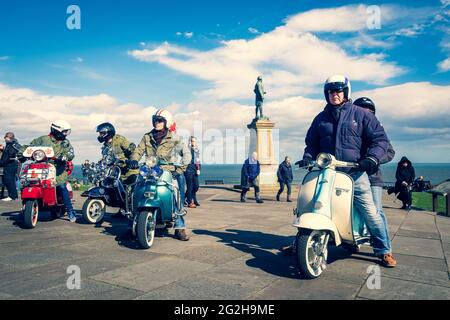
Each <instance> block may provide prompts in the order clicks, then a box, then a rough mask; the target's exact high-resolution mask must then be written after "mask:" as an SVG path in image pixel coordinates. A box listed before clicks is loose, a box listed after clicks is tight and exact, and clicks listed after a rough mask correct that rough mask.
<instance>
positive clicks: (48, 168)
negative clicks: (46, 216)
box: [20, 147, 73, 229]
mask: <svg viewBox="0 0 450 320" xmlns="http://www.w3.org/2000/svg"><path fill="white" fill-rule="evenodd" d="M23 157H24V158H26V159H28V160H27V161H26V162H25V163H24V164H23V165H22V170H21V173H20V188H21V197H22V205H23V208H22V211H23V218H24V225H25V227H26V228H28V229H32V228H34V227H36V225H37V222H38V216H39V212H40V211H41V210H42V211H43V210H50V213H51V215H52V218H54V219H56V218H59V217H60V216H63V215H64V202H63V199H62V196H61V195H60V194H59V192H57V191H56V190H57V189H56V167H55V166H54V165H53V164H52V163H50V162H49V160H51V159H54V157H55V153H54V151H53V148H51V147H29V148H27V149H26V150H25V151H24V152H23ZM67 190H69V195H70V199H73V191H72V187H71V185H70V183H69V182H67Z"/></svg>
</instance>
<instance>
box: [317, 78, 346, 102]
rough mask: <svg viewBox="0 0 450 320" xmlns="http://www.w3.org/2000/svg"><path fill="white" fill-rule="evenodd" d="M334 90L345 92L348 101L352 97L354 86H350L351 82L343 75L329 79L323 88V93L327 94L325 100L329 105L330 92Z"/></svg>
mask: <svg viewBox="0 0 450 320" xmlns="http://www.w3.org/2000/svg"><path fill="white" fill-rule="evenodd" d="M330 90H331V91H333V90H339V91H340V90H343V91H344V97H345V99H346V100H347V101H349V100H350V98H351V95H352V86H351V84H350V80H348V78H347V77H346V76H343V75H339V74H337V75H334V76H331V77H329V78H328V79H327V80H326V81H325V85H324V86H323V92H324V94H325V99H326V100H327V102H328V103H330V101H329V98H328V92H329V91H330Z"/></svg>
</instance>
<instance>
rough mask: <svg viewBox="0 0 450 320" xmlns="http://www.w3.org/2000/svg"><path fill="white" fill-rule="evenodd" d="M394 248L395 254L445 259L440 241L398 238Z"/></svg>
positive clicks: (393, 243) (393, 245) (394, 242)
mask: <svg viewBox="0 0 450 320" xmlns="http://www.w3.org/2000/svg"><path fill="white" fill-rule="evenodd" d="M392 248H393V252H394V253H402V254H409V255H416V256H421V257H429V258H438V259H444V253H443V252H442V244H441V241H440V240H433V239H422V238H414V237H402V236H396V237H395V238H394V240H393V241H392Z"/></svg>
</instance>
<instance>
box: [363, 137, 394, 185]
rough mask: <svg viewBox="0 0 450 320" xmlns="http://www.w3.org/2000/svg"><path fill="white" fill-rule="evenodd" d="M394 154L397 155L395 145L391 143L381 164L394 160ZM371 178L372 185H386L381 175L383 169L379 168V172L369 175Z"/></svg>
mask: <svg viewBox="0 0 450 320" xmlns="http://www.w3.org/2000/svg"><path fill="white" fill-rule="evenodd" d="M394 156H395V150H394V147H393V146H392V145H391V144H390V143H389V147H388V150H387V153H386V156H385V157H384V159H382V160H381V161H380V164H385V163H388V162H390V161H392V159H394ZM369 180H370V185H371V186H372V187H382V186H383V185H384V183H383V177H382V175H381V169H378V171H377V173H375V174H373V175H371V176H369Z"/></svg>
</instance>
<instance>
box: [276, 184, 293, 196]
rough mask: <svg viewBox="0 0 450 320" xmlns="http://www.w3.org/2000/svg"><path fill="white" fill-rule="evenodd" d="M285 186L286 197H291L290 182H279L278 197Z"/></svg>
mask: <svg viewBox="0 0 450 320" xmlns="http://www.w3.org/2000/svg"><path fill="white" fill-rule="evenodd" d="M285 185H286V187H287V195H288V196H290V195H291V191H292V188H291V182H289V181H286V182H284V181H280V190H278V195H280V194H282V193H283V191H284V186H285Z"/></svg>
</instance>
